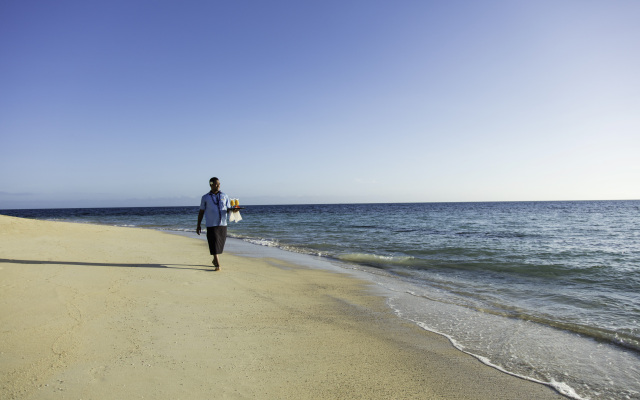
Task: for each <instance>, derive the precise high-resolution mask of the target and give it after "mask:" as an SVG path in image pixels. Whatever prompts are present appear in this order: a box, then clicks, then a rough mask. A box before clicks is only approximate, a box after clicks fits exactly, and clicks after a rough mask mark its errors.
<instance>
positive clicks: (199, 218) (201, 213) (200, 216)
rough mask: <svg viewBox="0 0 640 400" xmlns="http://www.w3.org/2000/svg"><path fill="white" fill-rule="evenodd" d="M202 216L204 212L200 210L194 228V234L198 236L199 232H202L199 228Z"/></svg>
mask: <svg viewBox="0 0 640 400" xmlns="http://www.w3.org/2000/svg"><path fill="white" fill-rule="evenodd" d="M203 216H204V210H200V212H198V227H197V228H196V233H197V234H198V235H199V234H200V231H201V230H202V229H201V228H200V224H201V223H202V217H203Z"/></svg>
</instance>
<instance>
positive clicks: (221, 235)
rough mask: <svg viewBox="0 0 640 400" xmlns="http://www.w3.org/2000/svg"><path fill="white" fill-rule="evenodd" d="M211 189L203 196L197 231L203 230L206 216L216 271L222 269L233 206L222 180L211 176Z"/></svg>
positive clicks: (208, 240)
mask: <svg viewBox="0 0 640 400" xmlns="http://www.w3.org/2000/svg"><path fill="white" fill-rule="evenodd" d="M209 186H211V190H210V191H209V193H207V194H205V195H204V196H202V200H201V201H200V212H199V213H198V227H197V228H196V233H197V234H198V235H200V231H201V230H202V229H201V227H200V223H201V222H202V217H203V216H204V217H205V218H206V225H207V242H209V252H210V253H211V255H212V256H213V267H214V269H213V270H214V271H218V270H219V269H220V258H219V257H218V256H219V255H220V254H222V251H223V250H224V244H225V242H226V240H227V210H228V209H229V208H230V207H231V204H230V203H229V197H228V196H227V195H226V194H224V193H222V192H221V191H220V180H219V179H218V178H215V177H214V178H211V179H210V180H209Z"/></svg>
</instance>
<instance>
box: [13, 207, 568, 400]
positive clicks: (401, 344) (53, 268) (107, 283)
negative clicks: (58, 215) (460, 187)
mask: <svg viewBox="0 0 640 400" xmlns="http://www.w3.org/2000/svg"><path fill="white" fill-rule="evenodd" d="M0 240H1V243H2V245H0V286H1V287H2V289H3V290H2V292H1V294H0V318H1V322H2V324H1V325H2V326H3V329H2V331H0V339H1V340H0V343H1V344H0V353H1V354H0V357H1V360H2V361H1V362H0V374H1V376H2V377H3V378H2V383H1V387H0V397H2V398H8V399H12V398H21V399H30V398H39V399H48V398H63V397H64V398H69V397H70V398H85V397H89V398H93V399H101V398H142V397H146V398H149V397H151V398H156V399H164V398H166V399H169V398H172V399H175V398H184V397H190V398H211V396H212V395H213V394H215V397H218V398H279V399H281V398H297V399H299V398H305V399H307V398H308V399H313V398H318V399H319V398H345V399H352V398H369V399H372V398H380V399H383V398H385V399H387V398H403V399H405V398H416V399H489V398H491V399H496V398H498V399H563V398H565V397H564V396H562V395H560V394H558V393H556V392H555V391H553V390H552V389H551V388H549V387H547V386H544V385H541V384H537V383H534V382H530V381H527V380H524V379H520V378H517V377H514V376H512V375H508V374H506V373H503V372H500V371H498V370H497V369H494V368H492V367H489V366H486V365H484V364H482V363H481V362H480V361H478V360H477V359H475V358H474V357H472V356H470V355H467V354H465V353H463V352H461V351H459V350H457V349H455V348H454V347H453V345H452V344H451V343H450V342H449V341H448V340H447V339H446V338H445V337H443V336H440V335H438V334H435V333H432V332H428V331H425V330H423V329H421V328H420V327H418V326H416V325H414V324H411V323H409V322H407V321H403V320H401V319H400V318H398V317H397V316H396V315H395V314H394V313H393V312H392V311H391V310H390V309H389V308H388V307H387V306H386V304H385V301H384V298H382V297H381V296H378V295H376V294H375V290H374V289H372V288H371V284H370V283H369V282H365V281H363V280H360V279H357V278H355V277H353V276H349V275H347V274H345V273H337V272H331V271H326V270H319V269H314V268H309V267H306V266H304V265H302V266H301V265H296V264H292V263H287V262H284V261H281V260H277V259H273V258H264V257H263V258H260V257H243V256H241V255H231V254H224V255H223V258H222V265H223V268H222V271H220V272H210V271H211V268H210V266H209V265H210V262H211V260H210V256H209V254H208V251H207V246H206V241H204V240H201V239H197V240H196V239H194V238H190V237H181V235H174V234H171V233H165V232H160V231H156V230H150V229H140V228H121V227H112V226H106V225H91V224H74V223H66V222H51V221H37V220H28V219H20V218H14V217H5V216H0Z"/></svg>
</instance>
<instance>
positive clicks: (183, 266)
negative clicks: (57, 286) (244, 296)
mask: <svg viewBox="0 0 640 400" xmlns="http://www.w3.org/2000/svg"><path fill="white" fill-rule="evenodd" d="M0 263H8V264H45V265H80V266H83V267H121V268H171V269H191V270H195V271H211V269H209V268H211V267H212V266H208V265H191V264H117V263H92V262H82V261H43V260H11V259H8V258H0ZM198 267H201V268H198Z"/></svg>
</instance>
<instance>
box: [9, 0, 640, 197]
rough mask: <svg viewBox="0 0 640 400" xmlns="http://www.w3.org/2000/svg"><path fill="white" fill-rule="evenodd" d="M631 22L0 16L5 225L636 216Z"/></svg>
mask: <svg viewBox="0 0 640 400" xmlns="http://www.w3.org/2000/svg"><path fill="white" fill-rule="evenodd" d="M639 16H640V1H637V0H629V1H618V0H601V1H589V0H576V1H572V0H560V1H558V0H549V1H545V0H535V1H534V0H531V1H511V0H503V1H492V0H487V1H475V0H469V1H455V0H454V1H427V0H419V1H410V0H400V1H390V0H386V1H378V0H354V1H349V0H340V1H333V0H323V1H314V2H312V1H299V0H290V1H280V0H272V1H259V0H254V1H249V0H246V1H242V0H234V1H229V0H226V1H213V0H212V1H188V0H187V1H177V0H176V1H151V0H146V1H142V0H109V1H84V0H77V1H65V0H57V1H48V0H40V1H37V0H4V1H2V2H0V209H2V208H32V207H33V208H40V207H94V206H139V205H142V206H156V205H197V204H198V202H199V197H200V196H201V195H202V194H204V193H205V192H206V191H207V190H208V180H209V178H210V177H211V176H218V177H220V179H221V181H222V189H223V191H225V192H226V193H228V194H229V195H230V196H231V197H239V198H240V199H241V202H242V203H244V204H272V203H275V204H291V203H339V202H431V201H512V200H513V201H520V200H591V199H640V23H639V22H638V21H639Z"/></svg>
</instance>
